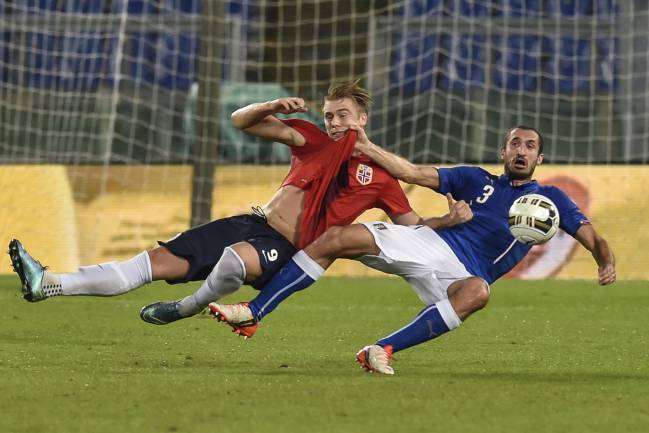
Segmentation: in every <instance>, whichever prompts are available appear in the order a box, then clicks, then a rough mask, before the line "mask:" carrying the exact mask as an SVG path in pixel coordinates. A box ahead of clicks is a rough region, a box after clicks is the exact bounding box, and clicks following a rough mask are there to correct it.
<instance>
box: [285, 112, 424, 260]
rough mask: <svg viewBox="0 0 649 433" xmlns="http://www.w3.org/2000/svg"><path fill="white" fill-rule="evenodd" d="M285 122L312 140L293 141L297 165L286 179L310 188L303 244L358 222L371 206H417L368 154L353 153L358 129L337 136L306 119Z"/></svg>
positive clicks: (399, 209)
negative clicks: (329, 230)
mask: <svg viewBox="0 0 649 433" xmlns="http://www.w3.org/2000/svg"><path fill="white" fill-rule="evenodd" d="M283 122H284V123H285V124H286V125H288V126H290V127H292V128H293V129H295V130H296V131H298V132H299V133H300V134H302V136H303V137H304V139H305V142H306V143H305V145H304V146H291V153H292V158H291V168H290V170H289V172H288V174H287V175H286V177H285V178H284V181H283V182H282V186H286V185H293V186H296V187H298V188H300V189H302V190H304V191H305V196H304V209H303V212H302V222H301V224H300V238H299V240H298V245H297V246H298V248H304V247H306V246H307V245H308V244H310V243H311V242H313V241H314V240H315V239H316V238H317V237H318V236H320V235H321V234H322V233H323V232H324V231H325V230H327V228H329V227H331V226H334V225H347V224H350V223H352V222H353V221H354V220H355V219H356V218H357V217H358V216H359V215H360V214H362V213H363V212H364V211H365V210H367V209H371V208H374V207H377V208H381V209H383V210H384V211H385V212H387V213H389V214H391V215H401V214H404V213H407V212H410V211H411V210H412V208H411V207H410V204H409V203H408V199H407V197H406V195H405V193H404V192H403V190H402V189H401V187H400V186H399V182H397V180H396V179H394V178H393V177H392V176H390V175H389V174H388V173H387V172H386V171H385V170H383V169H382V168H381V167H379V166H378V165H376V164H374V163H373V162H372V161H371V160H370V159H369V158H367V157H364V156H362V157H359V158H351V154H352V152H353V150H354V143H355V141H356V134H355V133H349V134H347V135H346V136H345V137H343V138H342V139H340V140H337V141H336V140H333V139H332V138H330V137H329V136H328V135H327V134H326V133H325V132H324V131H322V130H321V129H319V128H318V127H317V126H315V125H314V124H312V123H310V122H307V121H305V120H300V119H286V120H283ZM350 158H351V159H350Z"/></svg>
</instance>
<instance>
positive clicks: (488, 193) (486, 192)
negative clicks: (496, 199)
mask: <svg viewBox="0 0 649 433" xmlns="http://www.w3.org/2000/svg"><path fill="white" fill-rule="evenodd" d="M493 193H494V187H493V186H491V185H485V186H484V193H483V194H482V196H481V197H478V198H477V199H475V201H477V202H478V203H480V204H483V203H484V202H486V201H487V200H489V197H491V194H493Z"/></svg>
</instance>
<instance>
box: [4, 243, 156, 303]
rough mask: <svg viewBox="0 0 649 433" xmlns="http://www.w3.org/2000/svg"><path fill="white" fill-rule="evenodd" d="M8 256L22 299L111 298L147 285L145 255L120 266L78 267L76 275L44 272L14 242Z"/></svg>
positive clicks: (103, 264) (42, 268)
mask: <svg viewBox="0 0 649 433" xmlns="http://www.w3.org/2000/svg"><path fill="white" fill-rule="evenodd" d="M9 254H10V256H11V259H12V264H13V266H14V270H16V272H17V273H18V275H19V276H20V278H21V283H22V291H23V297H24V298H25V299H27V300H28V301H32V302H35V301H40V300H43V299H45V298H48V297H52V296H59V295H68V296H74V295H91V296H115V295H121V294H123V293H126V292H129V291H131V290H133V289H136V288H138V287H140V286H142V285H144V284H146V283H149V282H151V263H150V260H149V255H148V254H147V252H146V251H144V252H142V253H140V254H138V255H136V256H135V257H133V258H131V259H129V260H125V261H122V262H109V263H102V264H99V265H92V266H82V267H80V268H79V271H78V272H71V273H63V274H59V273H54V272H50V271H47V270H46V269H45V267H44V266H42V265H41V264H40V263H39V262H38V261H36V260H35V259H33V258H32V257H31V256H30V255H29V254H28V253H27V251H26V250H25V249H24V247H23V246H22V245H21V244H20V242H18V241H17V240H14V241H12V242H11V243H10V246H9Z"/></svg>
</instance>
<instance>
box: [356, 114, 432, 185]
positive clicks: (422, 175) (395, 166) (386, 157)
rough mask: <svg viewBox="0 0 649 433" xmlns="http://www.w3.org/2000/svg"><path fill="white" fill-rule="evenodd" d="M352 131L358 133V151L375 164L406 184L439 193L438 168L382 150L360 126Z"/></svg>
mask: <svg viewBox="0 0 649 433" xmlns="http://www.w3.org/2000/svg"><path fill="white" fill-rule="evenodd" d="M350 129H353V130H355V131H356V132H357V133H358V138H357V140H356V150H359V151H360V152H362V153H364V154H365V155H367V156H369V157H370V158H372V160H374V162H376V163H377V164H379V165H380V166H381V167H383V168H385V169H386V170H387V171H388V172H389V173H390V174H391V175H392V176H394V177H396V178H397V179H399V180H402V181H404V182H407V183H411V184H415V185H420V186H425V187H427V188H432V189H434V190H435V191H437V188H439V174H438V173H437V168H435V167H432V166H419V165H415V164H413V163H412V162H410V161H408V160H407V159H405V158H402V157H400V156H399V155H396V154H394V153H392V152H388V151H387V150H385V149H382V148H380V147H379V146H377V145H376V144H374V143H372V142H371V141H370V140H369V138H367V135H366V134H365V131H364V130H363V128H361V127H360V126H358V125H352V126H350Z"/></svg>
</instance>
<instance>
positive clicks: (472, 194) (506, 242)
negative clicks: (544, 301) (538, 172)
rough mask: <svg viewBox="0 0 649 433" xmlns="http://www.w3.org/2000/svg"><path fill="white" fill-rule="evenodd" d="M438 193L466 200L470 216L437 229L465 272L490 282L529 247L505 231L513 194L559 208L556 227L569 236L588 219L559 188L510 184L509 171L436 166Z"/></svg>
mask: <svg viewBox="0 0 649 433" xmlns="http://www.w3.org/2000/svg"><path fill="white" fill-rule="evenodd" d="M439 192H440V193H442V194H446V193H449V192H450V193H451V194H452V195H453V198H454V199H455V200H464V201H466V202H467V203H469V205H470V206H471V210H472V211H473V219H472V220H471V221H469V222H467V223H464V224H459V225H457V226H454V227H450V228H446V229H440V230H436V232H437V233H438V234H439V235H440V236H441V237H442V239H444V241H446V243H447V244H448V245H449V246H450V247H451V249H452V250H453V252H454V253H455V255H456V256H457V258H458V259H459V260H460V261H461V262H462V263H463V264H464V266H465V267H466V269H467V271H469V272H470V273H471V274H473V275H477V276H479V277H482V278H484V279H485V280H486V281H487V282H488V283H490V284H491V283H492V282H494V281H495V280H496V279H498V278H499V277H501V276H502V275H503V274H506V273H507V272H509V271H510V270H511V269H512V268H513V267H514V266H516V264H517V263H518V262H520V261H521V260H522V259H523V257H525V255H526V254H527V253H528V251H529V250H530V248H531V247H530V246H528V245H525V244H523V243H521V242H516V241H515V240H514V237H513V236H512V234H511V233H510V231H509V223H508V216H509V208H510V207H511V205H512V204H513V203H514V200H516V199H517V198H518V197H520V196H522V195H525V194H541V195H544V196H546V197H548V198H549V199H550V200H552V201H553V202H554V204H555V205H556V206H557V209H558V211H559V217H560V223H559V227H560V228H561V229H562V230H564V231H565V232H566V233H568V234H569V235H571V236H574V235H575V233H576V232H577V230H578V229H579V227H580V226H581V225H582V224H588V223H589V222H588V219H587V218H586V217H585V216H584V214H583V213H582V212H581V211H580V210H579V208H578V207H577V206H576V205H575V203H574V202H573V201H572V200H570V198H568V196H567V195H566V194H565V193H564V192H563V191H561V190H560V189H559V188H557V187H554V186H542V185H539V184H538V183H537V182H536V181H532V182H528V183H526V184H523V185H520V186H513V185H512V180H511V179H510V178H509V176H507V175H502V176H494V175H492V174H490V173H489V172H487V171H485V170H483V169H482V168H479V167H454V168H440V169H439Z"/></svg>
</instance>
